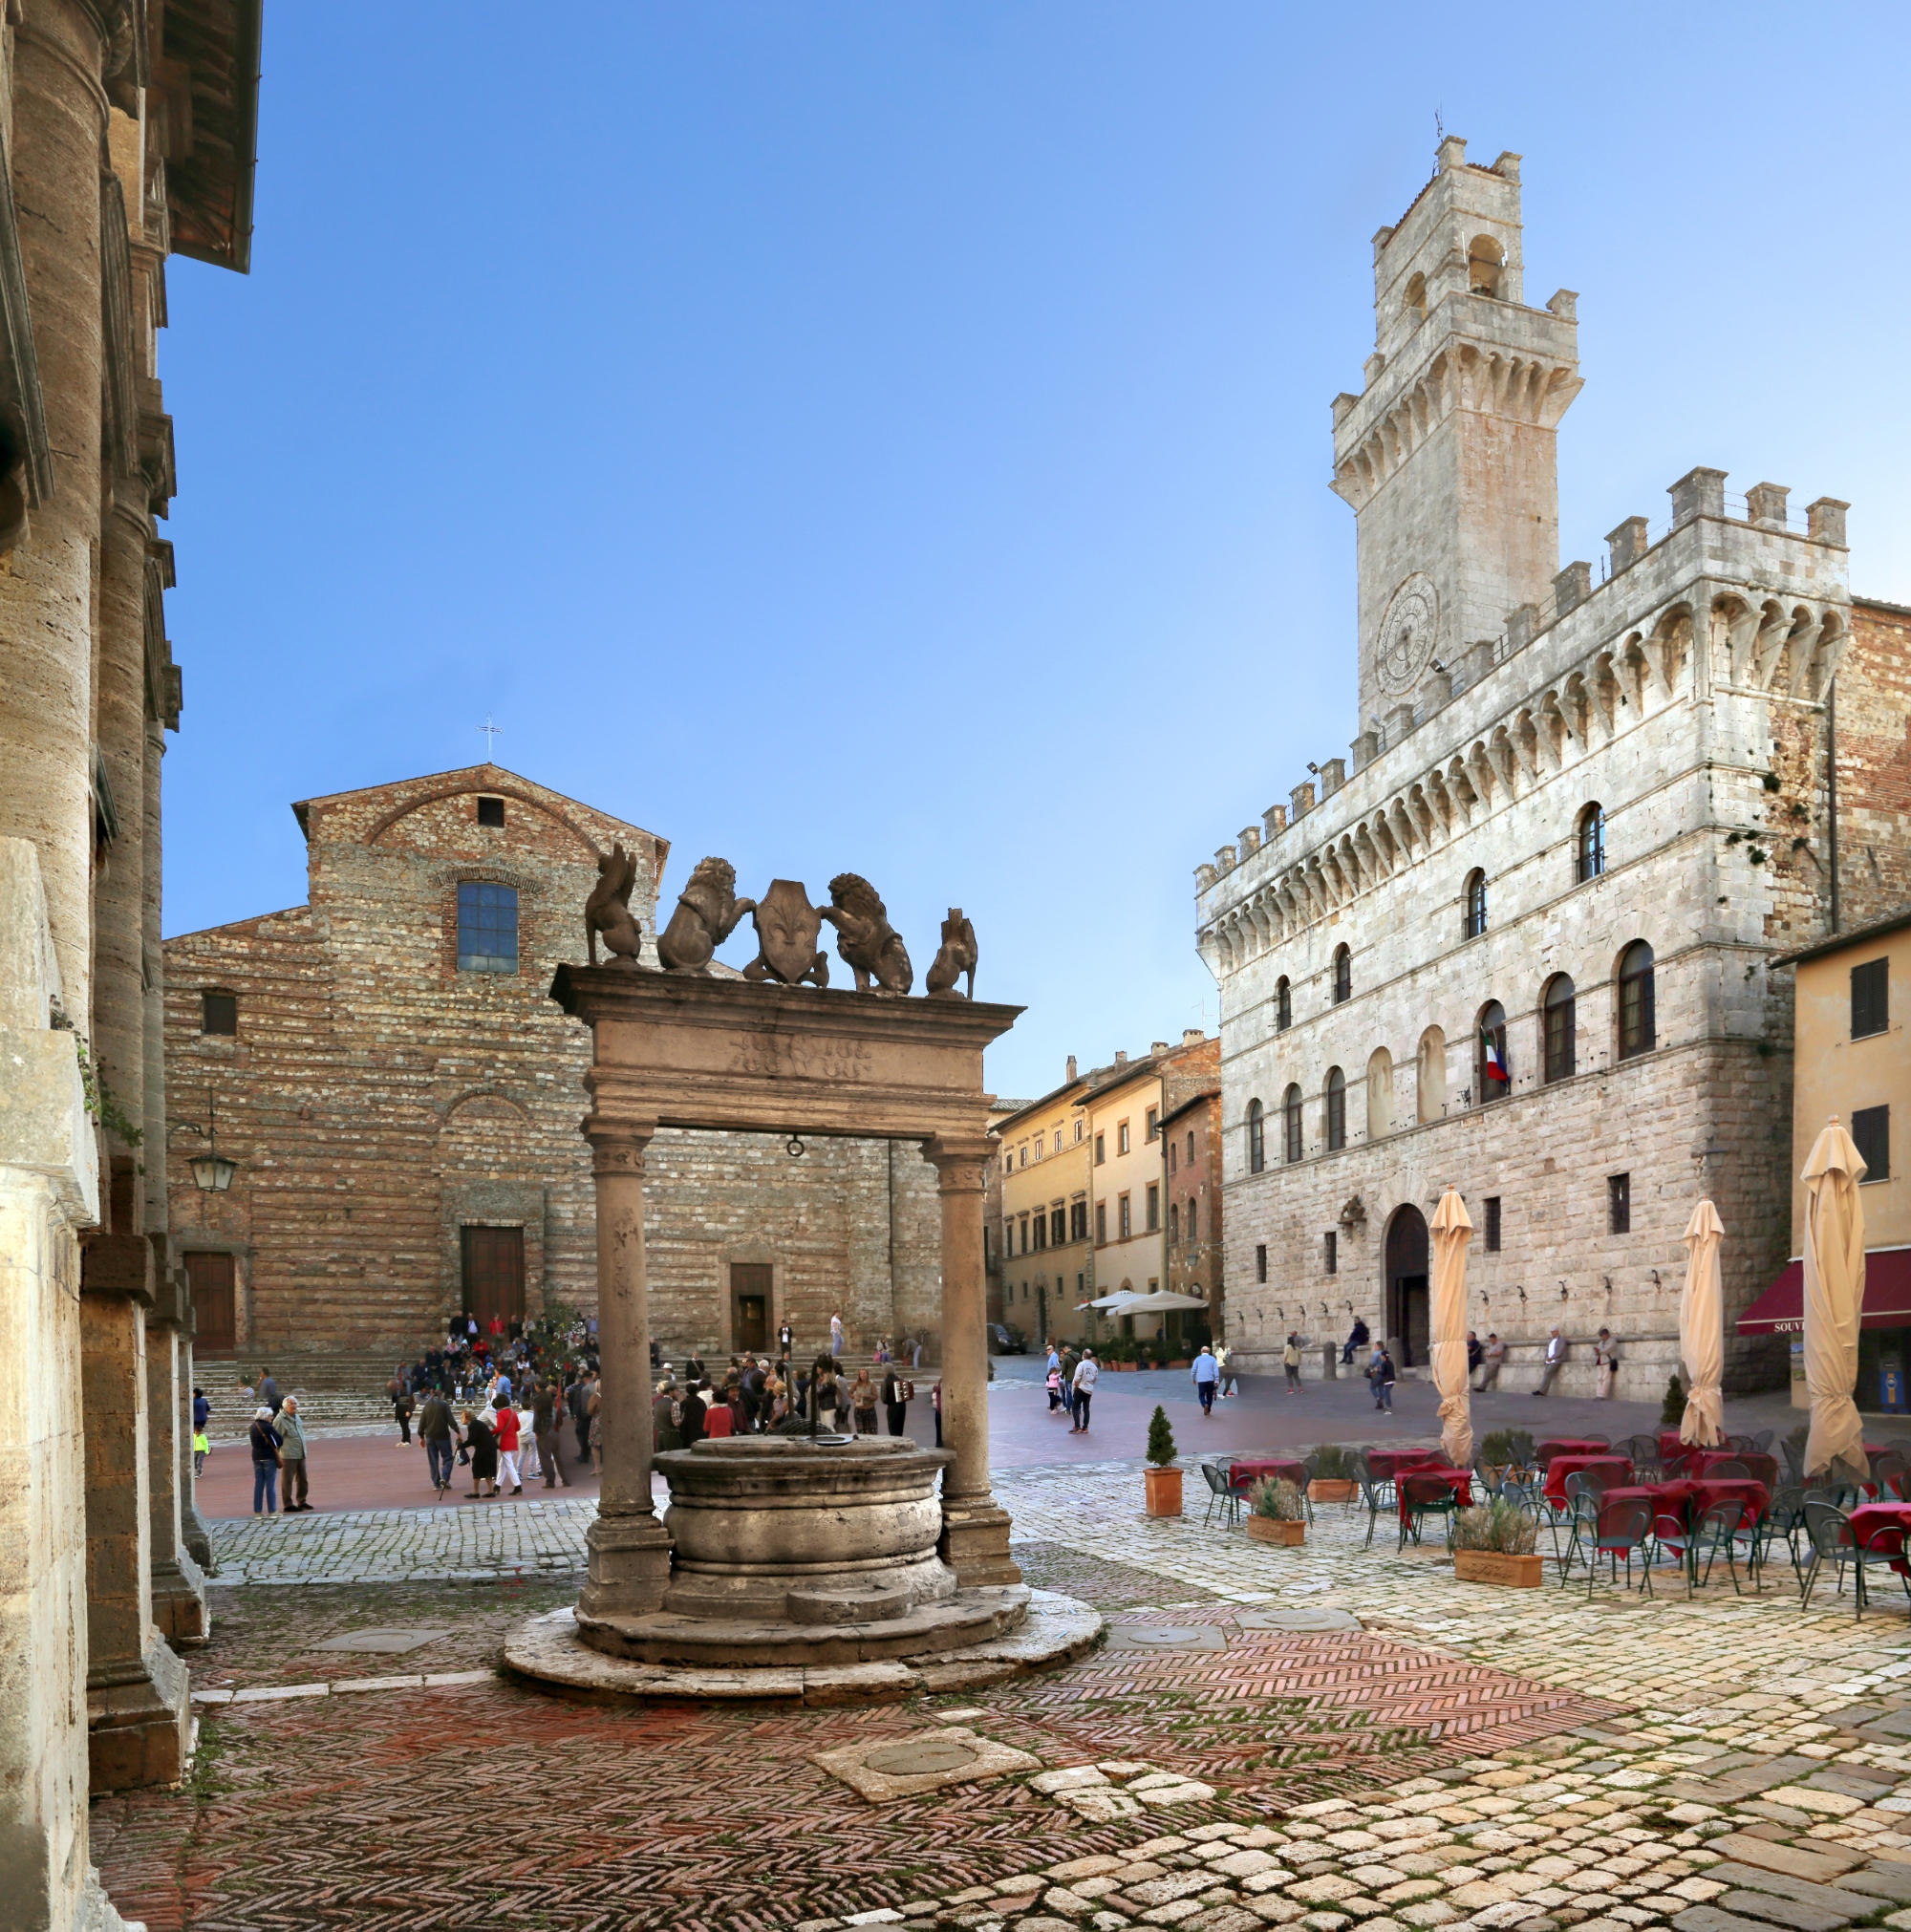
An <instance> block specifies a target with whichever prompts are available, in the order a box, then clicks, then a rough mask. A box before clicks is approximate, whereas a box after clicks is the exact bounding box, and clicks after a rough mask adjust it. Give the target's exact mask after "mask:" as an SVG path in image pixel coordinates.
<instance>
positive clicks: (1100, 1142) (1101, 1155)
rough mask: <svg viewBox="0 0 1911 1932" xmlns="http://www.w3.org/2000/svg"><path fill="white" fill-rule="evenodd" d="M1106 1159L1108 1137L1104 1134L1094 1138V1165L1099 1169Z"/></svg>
mask: <svg viewBox="0 0 1911 1932" xmlns="http://www.w3.org/2000/svg"><path fill="white" fill-rule="evenodd" d="M1107 1158H1108V1137H1107V1135H1106V1134H1097V1135H1096V1136H1095V1165H1096V1166H1097V1167H1098V1168H1099V1167H1101V1166H1102V1165H1103V1164H1104V1163H1105V1162H1106V1160H1107Z"/></svg>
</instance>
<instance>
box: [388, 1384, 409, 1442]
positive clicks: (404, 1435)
mask: <svg viewBox="0 0 1911 1932" xmlns="http://www.w3.org/2000/svg"><path fill="white" fill-rule="evenodd" d="M412 1408H413V1403H412V1392H411V1390H410V1389H409V1388H407V1387H406V1386H405V1385H404V1384H403V1383H402V1382H400V1381H398V1380H397V1377H396V1376H395V1377H394V1378H393V1380H392V1413H393V1414H394V1415H395V1416H396V1417H397V1422H398V1440H397V1444H396V1445H395V1447H397V1448H398V1449H409V1448H410V1447H411V1442H412Z"/></svg>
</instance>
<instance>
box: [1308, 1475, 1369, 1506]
mask: <svg viewBox="0 0 1911 1932" xmlns="http://www.w3.org/2000/svg"><path fill="white" fill-rule="evenodd" d="M1359 1488H1360V1484H1359V1483H1357V1482H1355V1480H1354V1479H1353V1477H1352V1476H1316V1477H1315V1478H1314V1480H1313V1481H1312V1482H1311V1483H1309V1484H1308V1486H1307V1493H1308V1494H1309V1495H1310V1496H1312V1497H1313V1498H1314V1500H1315V1501H1316V1502H1317V1503H1350V1502H1352V1501H1353V1499H1354V1493H1355V1492H1356V1491H1357V1490H1359Z"/></svg>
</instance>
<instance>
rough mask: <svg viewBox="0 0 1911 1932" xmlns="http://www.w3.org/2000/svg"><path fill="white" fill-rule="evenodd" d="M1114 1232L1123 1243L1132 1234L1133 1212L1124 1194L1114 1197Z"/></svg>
mask: <svg viewBox="0 0 1911 1932" xmlns="http://www.w3.org/2000/svg"><path fill="white" fill-rule="evenodd" d="M1115 1232H1116V1235H1117V1237H1118V1238H1119V1239H1121V1240H1124V1241H1126V1240H1127V1238H1128V1237H1129V1236H1130V1235H1131V1234H1133V1233H1134V1212H1133V1209H1132V1207H1131V1205H1130V1203H1129V1201H1128V1197H1127V1195H1126V1194H1117V1195H1116V1196H1115Z"/></svg>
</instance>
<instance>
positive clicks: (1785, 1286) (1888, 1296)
mask: <svg viewBox="0 0 1911 1932" xmlns="http://www.w3.org/2000/svg"><path fill="white" fill-rule="evenodd" d="M1804 1326H1805V1264H1804V1262H1803V1261H1802V1260H1800V1261H1792V1262H1789V1263H1787V1265H1786V1269H1785V1272H1784V1273H1783V1274H1782V1275H1781V1276H1779V1277H1778V1279H1777V1280H1775V1281H1774V1282H1773V1283H1772V1284H1771V1287H1770V1288H1768V1289H1767V1290H1766V1291H1765V1293H1764V1294H1763V1295H1761V1296H1760V1297H1759V1298H1758V1299H1757V1300H1756V1301H1754V1302H1753V1303H1752V1304H1751V1306H1750V1308H1748V1309H1747V1310H1746V1311H1745V1313H1744V1314H1743V1315H1741V1316H1740V1317H1739V1318H1738V1332H1739V1333H1740V1334H1741V1335H1796V1334H1799V1333H1800V1332H1801V1331H1802V1330H1803V1328H1804ZM1858 1326H1859V1327H1860V1328H1911V1248H1872V1249H1869V1250H1868V1251H1867V1252H1866V1254H1865V1257H1864V1314H1863V1315H1862V1316H1861V1317H1860V1318H1859V1321H1858Z"/></svg>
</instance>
